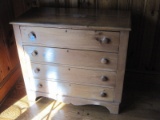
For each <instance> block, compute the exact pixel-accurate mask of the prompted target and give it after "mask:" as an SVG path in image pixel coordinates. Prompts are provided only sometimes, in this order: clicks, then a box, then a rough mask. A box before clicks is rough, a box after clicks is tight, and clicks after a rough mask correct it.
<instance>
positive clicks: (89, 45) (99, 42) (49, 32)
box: [20, 27, 119, 52]
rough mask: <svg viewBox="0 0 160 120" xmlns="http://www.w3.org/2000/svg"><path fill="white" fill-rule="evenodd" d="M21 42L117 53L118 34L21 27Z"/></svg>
mask: <svg viewBox="0 0 160 120" xmlns="http://www.w3.org/2000/svg"><path fill="white" fill-rule="evenodd" d="M20 29H21V34H22V41H23V42H24V43H26V44H36V45H41V46H50V47H60V48H73V49H86V50H98V51H109V52H118V47H119V32H104V31H93V30H72V29H58V28H42V27H21V28H20Z"/></svg>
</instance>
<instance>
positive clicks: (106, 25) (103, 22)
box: [11, 8, 131, 31]
mask: <svg viewBox="0 0 160 120" xmlns="http://www.w3.org/2000/svg"><path fill="white" fill-rule="evenodd" d="M11 24H19V25H32V26H39V27H40V26H41V27H43V26H47V27H58V28H61V27H62V28H74V29H76V28H77V29H80V28H83V29H94V30H95V29H97V30H112V31H119V30H130V24H131V21H130V13H129V12H128V11H107V10H98V11H96V10H94V9H76V8H68V9H65V8H34V9H31V10H29V11H28V12H26V13H25V14H23V15H22V16H21V17H19V18H18V19H17V20H15V21H13V22H11Z"/></svg>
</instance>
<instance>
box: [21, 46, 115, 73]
mask: <svg viewBox="0 0 160 120" xmlns="http://www.w3.org/2000/svg"><path fill="white" fill-rule="evenodd" d="M24 50H25V52H26V56H28V57H29V59H30V60H31V61H34V62H47V63H57V64H63V65H71V66H79V67H91V68H97V69H109V70H116V69H117V54H115V53H107V52H95V51H80V50H70V49H58V48H46V47H33V46H24Z"/></svg>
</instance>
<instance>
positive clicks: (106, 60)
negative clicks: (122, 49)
mask: <svg viewBox="0 0 160 120" xmlns="http://www.w3.org/2000/svg"><path fill="white" fill-rule="evenodd" d="M101 63H103V64H108V63H109V60H108V59H107V58H102V59H101Z"/></svg>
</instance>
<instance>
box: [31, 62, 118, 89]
mask: <svg viewBox="0 0 160 120" xmlns="http://www.w3.org/2000/svg"><path fill="white" fill-rule="evenodd" d="M31 66H32V75H33V77H34V78H37V79H44V80H46V79H49V80H51V81H66V82H70V83H80V84H94V85H101V86H110V87H114V86H115V81H116V73H115V72H108V71H104V70H87V69H77V68H71V67H66V66H58V65H54V66H51V65H40V64H31Z"/></svg>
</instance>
